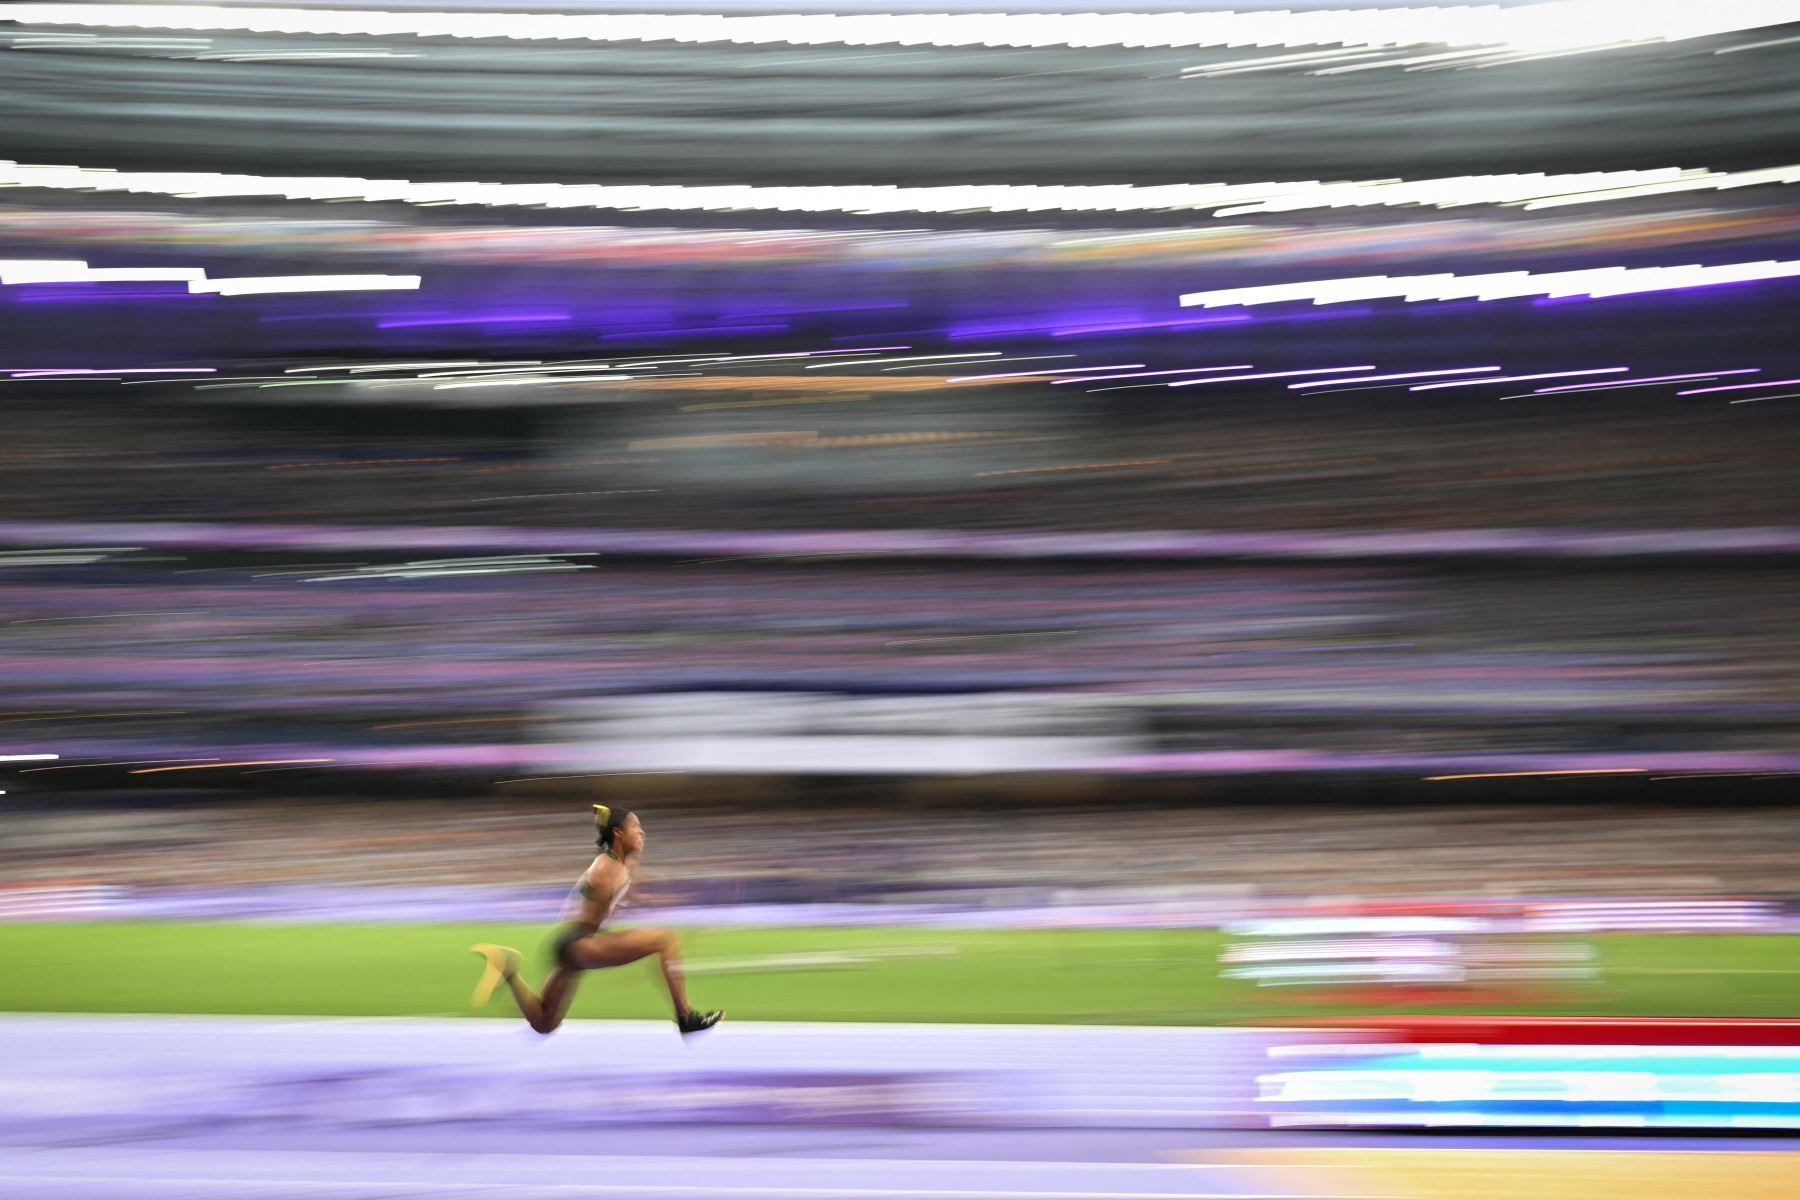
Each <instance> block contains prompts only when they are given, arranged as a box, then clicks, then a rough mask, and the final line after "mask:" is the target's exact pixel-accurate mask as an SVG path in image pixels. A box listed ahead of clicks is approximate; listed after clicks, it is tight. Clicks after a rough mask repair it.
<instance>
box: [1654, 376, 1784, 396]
mask: <svg viewBox="0 0 1800 1200" xmlns="http://www.w3.org/2000/svg"><path fill="white" fill-rule="evenodd" d="M1786 383H1800V379H1765V380H1763V381H1761V382H1760V383H1728V384H1726V385H1725V386H1724V387H1705V388H1689V389H1688V390H1687V391H1685V392H1676V393H1675V394H1676V395H1677V396H1699V395H1704V394H1705V393H1707V392H1742V391H1746V390H1748V389H1750V388H1764V387H1780V386H1781V385H1783V384H1786Z"/></svg>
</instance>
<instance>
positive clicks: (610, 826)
mask: <svg viewBox="0 0 1800 1200" xmlns="http://www.w3.org/2000/svg"><path fill="white" fill-rule="evenodd" d="M631 816H632V814H631V812H630V810H629V809H623V808H620V809H613V808H608V807H607V806H606V805H604V804H596V805H594V829H595V831H596V833H597V834H598V836H597V837H596V838H595V839H594V841H595V844H596V845H597V846H599V847H600V849H602V850H605V849H608V848H609V847H611V846H612V841H613V835H614V834H615V833H617V832H619V827H620V826H621V825H623V824H625V822H626V821H629V820H630V819H631Z"/></svg>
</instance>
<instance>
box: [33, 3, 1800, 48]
mask: <svg viewBox="0 0 1800 1200" xmlns="http://www.w3.org/2000/svg"><path fill="white" fill-rule="evenodd" d="M8 16H9V17H10V18H11V19H12V20H15V21H17V22H19V23H21V24H30V25H73V26H78V27H82V28H88V29H104V28H123V29H173V30H193V31H203V32H214V31H219V32H225V31H232V32H246V33H278V34H305V35H324V36H340V35H349V36H369V37H390V38H391V37H406V36H414V37H451V38H478V39H486V40H494V41H587V42H657V41H671V42H677V43H699V44H704V43H731V44H734V45H795V46H890V45H899V46H1071V47H1100V46H1120V47H1189V46H1192V47H1204V46H1280V47H1305V46H1341V47H1357V46H1378V47H1386V46H1430V45H1438V46H1472V47H1480V48H1483V50H1482V52H1486V51H1491V50H1501V51H1507V52H1512V53H1521V54H1549V53H1558V52H1580V51H1585V50H1590V49H1602V48H1607V47H1611V46H1615V45H1632V44H1641V43H1647V42H1670V41H1680V40H1685V39H1689V38H1698V37H1710V36H1713V35H1716V34H1720V33H1729V32H1735V31H1739V30H1747V29H1759V28H1763V27H1766V26H1776V25H1781V24H1784V23H1787V22H1790V21H1792V20H1793V8H1792V5H1791V4H1790V3H1787V2H1786V0H1709V3H1706V4H1694V3H1692V0H1560V2H1555V3H1546V4H1532V5H1521V6H1516V7H1514V6H1507V7H1502V6H1499V5H1492V4H1488V5H1458V6H1454V7H1420V8H1366V9H1351V10H1332V9H1325V10H1311V11H1299V12H1288V11H1262V12H1230V11H1225V12H1153V13H1129V12H1127V13H1031V12H1020V13H1013V12H1000V13H995V12H986V13H982V12H976V13H849V14H830V13H777V14H769V15H745V16H725V15H718V14H711V13H533V12H426V11H405V12H371V11H363V10H345V9H323V8H318V9H308V8H239V7H227V6H222V5H200V4H186V5H177V4H142V5H140V4H116V3H115V4H67V3H64V4H54V3H50V4H41V3H25V4H14V5H12V6H11V11H9V13H8Z"/></svg>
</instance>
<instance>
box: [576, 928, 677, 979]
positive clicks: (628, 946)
mask: <svg viewBox="0 0 1800 1200" xmlns="http://www.w3.org/2000/svg"><path fill="white" fill-rule="evenodd" d="M666 936H667V935H665V934H664V933H663V931H662V930H660V929H627V930H624V931H622V932H619V933H594V934H589V935H588V936H587V937H584V938H582V939H581V940H580V941H578V942H572V943H570V945H569V952H568V958H569V961H570V962H571V963H572V964H573V965H575V966H577V967H580V968H581V969H582V970H584V971H597V970H600V969H602V968H604V967H622V966H624V965H625V964H626V963H632V962H636V961H637V960H638V959H640V958H648V957H650V956H651V955H652V954H655V953H656V952H657V951H659V950H661V949H662V948H663V943H664V941H665V940H666Z"/></svg>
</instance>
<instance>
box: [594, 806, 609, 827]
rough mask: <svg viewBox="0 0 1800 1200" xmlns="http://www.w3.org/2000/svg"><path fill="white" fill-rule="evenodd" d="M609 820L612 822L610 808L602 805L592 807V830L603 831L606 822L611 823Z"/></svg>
mask: <svg viewBox="0 0 1800 1200" xmlns="http://www.w3.org/2000/svg"><path fill="white" fill-rule="evenodd" d="M611 820H612V809H611V808H610V807H608V806H607V805H604V804H596V805H594V828H595V829H605V828H606V824H607V822H608V821H611Z"/></svg>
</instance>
